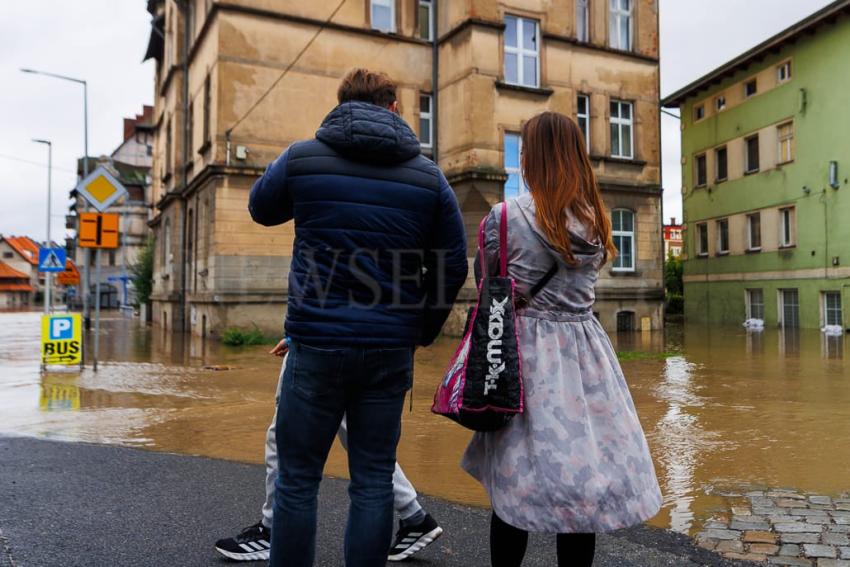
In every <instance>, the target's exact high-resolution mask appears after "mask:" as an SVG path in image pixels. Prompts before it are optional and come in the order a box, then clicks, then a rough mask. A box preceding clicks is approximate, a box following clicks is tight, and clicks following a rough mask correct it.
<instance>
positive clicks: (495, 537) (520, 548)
mask: <svg viewBox="0 0 850 567" xmlns="http://www.w3.org/2000/svg"><path fill="white" fill-rule="evenodd" d="M527 547H528V532H527V531H525V530H521V529H519V528H515V527H513V526H511V525H509V524H506V523H505V522H504V521H503V520H502V519H501V518H499V516H497V515H496V513H495V512H494V513H493V516H492V517H491V518H490V564H491V565H492V566H493V567H519V566H520V565H522V560H523V558H524V557H525V550H526V548H527ZM557 549H558V567H590V566H591V565H593V554H594V553H595V551H596V534H558V536H557Z"/></svg>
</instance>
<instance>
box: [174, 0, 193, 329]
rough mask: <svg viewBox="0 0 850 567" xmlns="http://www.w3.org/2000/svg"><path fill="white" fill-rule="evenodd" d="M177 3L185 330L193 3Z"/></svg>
mask: <svg viewBox="0 0 850 567" xmlns="http://www.w3.org/2000/svg"><path fill="white" fill-rule="evenodd" d="M177 5H178V6H179V7H180V10H181V11H182V13H183V64H182V66H183V148H182V150H183V151H182V154H183V160H182V168H183V175H182V178H183V181H182V185H183V186H182V187H181V189H180V201H181V203H182V205H183V206H182V209H183V210H182V213H183V222H182V223H181V225H182V230H181V233H182V238H181V242H180V248H181V257H180V263H181V264H182V266H181V269H180V293H179V297H180V330H181V331H182V332H185V331H186V330H187V329H188V325H187V320H188V319H187V309H186V305H187V300H186V281H187V274H186V271H187V270H188V268H189V267H188V266H187V265H186V259H187V258H188V257H189V254H188V252H189V248H188V235H189V232H188V231H189V228H188V226H187V223H188V219H189V210H188V206H189V200H188V198H187V197H186V188H187V187H188V186H189V168H188V165H189V143H190V142H189V49H190V47H191V38H190V37H189V32H190V30H191V29H192V28H191V23H190V22H191V18H192V3H191V2H188V1H187V0H178V1H177Z"/></svg>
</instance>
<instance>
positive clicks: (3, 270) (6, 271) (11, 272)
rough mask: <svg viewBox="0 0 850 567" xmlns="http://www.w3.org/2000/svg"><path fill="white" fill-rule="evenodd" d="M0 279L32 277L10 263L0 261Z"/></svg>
mask: <svg viewBox="0 0 850 567" xmlns="http://www.w3.org/2000/svg"><path fill="white" fill-rule="evenodd" d="M0 279H4V280H26V281H29V279H30V277H29V276H28V275H27V274H25V273H23V272H19V271H18V270H16V269H15V268H13V267H12V266H10V265H9V264H7V263H5V262H0Z"/></svg>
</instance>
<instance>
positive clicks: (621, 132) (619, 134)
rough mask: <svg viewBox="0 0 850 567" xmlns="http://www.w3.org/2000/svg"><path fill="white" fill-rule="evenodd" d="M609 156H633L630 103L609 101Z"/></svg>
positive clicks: (626, 157)
mask: <svg viewBox="0 0 850 567" xmlns="http://www.w3.org/2000/svg"><path fill="white" fill-rule="evenodd" d="M610 110H611V157H617V158H625V159H632V158H634V117H633V114H634V113H633V111H632V110H633V107H632V103H630V102H624V101H622V100H612V101H611V108H610Z"/></svg>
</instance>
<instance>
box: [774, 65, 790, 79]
mask: <svg viewBox="0 0 850 567" xmlns="http://www.w3.org/2000/svg"><path fill="white" fill-rule="evenodd" d="M789 79H791V62H790V61H786V62H785V63H783V64H782V65H780V66H779V67H777V68H776V82H778V83H784V82H785V81H787V80H789Z"/></svg>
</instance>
